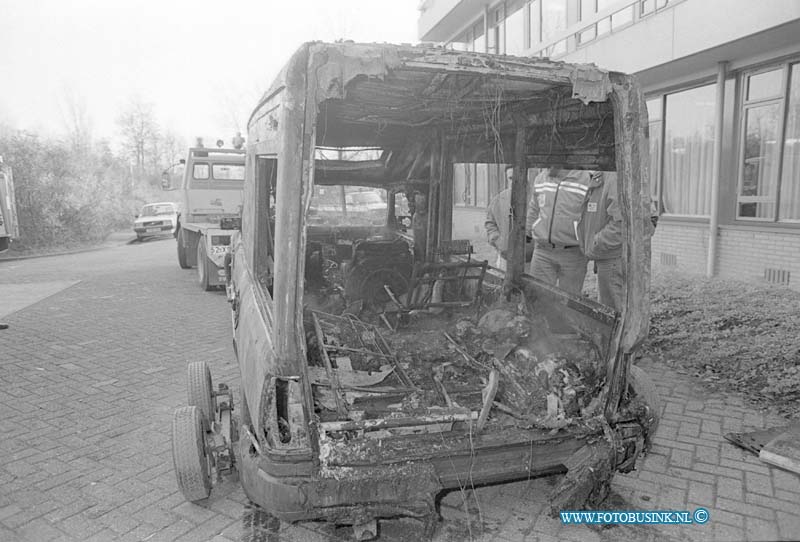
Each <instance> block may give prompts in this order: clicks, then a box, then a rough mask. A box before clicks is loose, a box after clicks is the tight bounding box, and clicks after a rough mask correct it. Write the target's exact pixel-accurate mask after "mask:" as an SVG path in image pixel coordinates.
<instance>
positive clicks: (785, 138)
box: [418, 0, 800, 289]
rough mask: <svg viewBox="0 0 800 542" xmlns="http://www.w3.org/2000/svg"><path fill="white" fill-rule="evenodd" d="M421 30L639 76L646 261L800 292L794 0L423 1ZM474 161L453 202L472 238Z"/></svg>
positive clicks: (482, 194)
mask: <svg viewBox="0 0 800 542" xmlns="http://www.w3.org/2000/svg"><path fill="white" fill-rule="evenodd" d="M418 31H419V37H420V40H421V41H425V42H435V43H441V44H444V45H445V46H447V47H449V48H452V49H457V50H470V51H480V52H488V53H493V54H508V55H525V56H531V55H534V56H547V57H549V58H551V59H553V60H563V61H566V62H577V63H589V62H591V63H594V64H597V65H598V66H601V67H603V68H606V69H609V70H617V71H622V72H626V73H634V74H637V76H638V79H639V82H640V84H641V86H642V89H643V91H644V93H645V96H646V97H647V109H648V116H649V123H650V148H651V190H652V193H653V197H654V200H655V201H657V202H658V207H659V212H660V215H661V219H660V221H659V225H658V228H657V231H656V234H655V236H654V238H653V265H654V267H658V266H663V267H666V268H676V269H680V270H683V271H688V272H692V273H698V274H707V275H709V276H719V277H723V278H739V279H753V280H767V281H769V282H774V283H778V284H785V285H788V286H790V287H792V288H794V289H800V2H798V1H796V0H759V1H758V2H754V1H752V0H636V1H631V0H505V1H502V0H501V1H491V0H460V1H459V0H424V1H423V2H422V4H421V5H420V18H419V28H418ZM478 167H479V166H476V167H473V168H472V170H474V174H473V175H472V176H471V177H469V178H468V179H467V180H468V181H470V182H471V184H470V186H469V187H468V188H469V190H471V192H469V191H465V190H464V186H461V190H462V192H464V194H468V195H469V196H470V197H469V198H467V199H465V198H462V201H461V202H460V205H461V207H463V209H460V210H459V212H454V220H456V221H457V222H458V223H457V224H454V232H455V233H457V234H462V235H466V234H467V233H471V234H472V235H470V237H474V235H475V232H476V231H477V229H476V227H475V225H474V224H473V223H472V222H471V221H472V220H473V219H476V218H477V217H479V215H480V211H481V206H482V205H483V204H484V202H485V201H487V200H488V199H489V198H490V197H491V195H492V193H493V191H494V190H496V185H497V182H496V179H497V178H498V174H497V172H488V171H487V172H486V173H485V175H483V176H481V173H480V172H479V171H478ZM458 168H461V169H463V170H465V171H467V170H469V169H470V167H469V166H467V165H465V166H458V167H457V170H458ZM472 172H473V171H470V173H472ZM457 173H458V172H457ZM459 177H462V178H467V177H465V176H464V175H461V176H459V175H458V174H457V175H456V180H457V181H458V179H459ZM501 178H502V177H501ZM492 179H495V180H494V181H493V180H492ZM461 184H462V185H464V184H466V181H465V182H462V183H461ZM456 189H457V190H458V189H459V187H458V186H457V188H456ZM458 195H459V194H458V193H457V196H458ZM457 200H458V197H457ZM480 226H481V227H482V222H481V224H480Z"/></svg>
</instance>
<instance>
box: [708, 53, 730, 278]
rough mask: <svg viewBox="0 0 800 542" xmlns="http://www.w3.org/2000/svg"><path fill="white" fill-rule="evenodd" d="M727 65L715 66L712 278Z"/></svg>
mask: <svg viewBox="0 0 800 542" xmlns="http://www.w3.org/2000/svg"><path fill="white" fill-rule="evenodd" d="M727 69H728V63H727V62H720V63H719V64H717V102H716V107H717V110H716V112H715V113H716V115H715V119H714V163H713V164H712V169H711V220H710V221H709V225H708V260H707V261H706V276H707V277H713V276H714V272H715V270H714V264H715V262H716V261H717V233H718V232H719V185H720V177H721V176H722V123H723V122H724V120H725V116H724V114H725V74H726V73H727Z"/></svg>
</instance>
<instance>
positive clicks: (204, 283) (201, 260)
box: [197, 236, 212, 292]
mask: <svg viewBox="0 0 800 542" xmlns="http://www.w3.org/2000/svg"><path fill="white" fill-rule="evenodd" d="M197 282H199V283H200V287H201V288H202V289H203V290H204V291H206V292H208V291H211V289H212V286H211V281H210V279H209V276H208V257H206V242H205V239H204V238H203V237H202V236H201V237H200V240H199V241H198V242H197Z"/></svg>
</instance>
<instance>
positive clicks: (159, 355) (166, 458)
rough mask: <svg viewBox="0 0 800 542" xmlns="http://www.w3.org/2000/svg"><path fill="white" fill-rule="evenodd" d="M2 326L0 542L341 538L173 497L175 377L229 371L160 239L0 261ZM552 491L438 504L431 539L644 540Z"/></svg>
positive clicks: (220, 300)
mask: <svg viewBox="0 0 800 542" xmlns="http://www.w3.org/2000/svg"><path fill="white" fill-rule="evenodd" d="M0 320H3V321H5V322H7V323H8V324H9V326H10V327H9V329H7V330H5V331H0V408H2V412H3V416H2V417H0V435H2V438H0V458H2V459H1V460H0V488H1V489H0V540H2V541H7V540H8V541H14V540H25V541H36V542H39V541H46V540H68V541H70V540H75V541H84V540H102V541H105V540H121V541H123V540H149V541H154V540H181V541H202V540H218V541H224V540H245V541H248V540H269V541H277V540H285V541H305V540H310V541H316V540H332V539H334V540H348V539H350V536H351V532H352V531H350V530H349V529H345V528H335V527H334V526H331V525H328V524H325V523H320V522H304V523H299V524H293V525H289V524H281V523H280V522H278V521H277V520H275V519H274V518H271V517H269V516H266V515H265V514H263V513H262V512H260V511H258V510H255V511H254V510H253V509H252V508H250V507H249V506H247V499H246V497H245V496H244V494H243V492H242V490H241V488H240V486H239V485H238V483H237V482H236V481H235V480H230V479H229V480H223V481H222V482H221V483H219V484H217V485H216V486H215V488H214V490H213V491H212V496H211V498H210V499H208V500H207V501H206V502H202V503H200V504H191V503H187V502H185V501H184V499H183V497H182V495H181V494H180V493H179V491H178V489H177V486H176V482H175V477H174V474H173V472H172V456H171V443H170V423H171V419H172V413H173V411H174V409H175V408H176V407H178V406H182V405H184V404H185V403H186V388H185V385H186V384H185V382H186V365H187V363H188V362H191V361H206V362H208V363H209V365H210V367H211V370H212V374H213V377H214V382H215V385H216V383H217V382H222V381H225V382H228V383H229V384H230V385H231V387H232V389H234V390H235V391H237V392H238V369H237V366H236V364H235V360H234V355H233V351H232V348H231V330H230V316H229V309H228V305H227V302H226V300H225V295H224V293H223V292H222V291H219V292H209V293H204V292H202V291H201V290H200V288H199V287H198V285H197V284H196V273H195V272H194V271H186V270H181V269H180V268H179V267H178V264H177V259H176V255H175V241H174V240H173V239H172V238H168V239H161V240H153V241H148V242H144V243H138V242H133V243H127V244H126V243H120V244H119V245H118V246H113V247H109V248H105V249H103V250H97V251H91V252H85V253H81V254H72V255H61V256H53V257H46V258H36V259H28V260H15V261H0ZM237 399H238V398H237ZM557 480H558V478H557V477H549V478H540V479H534V480H525V481H521V482H517V483H512V484H503V485H498V486H491V487H483V488H470V487H465V488H464V490H463V491H454V492H451V493H449V494H447V495H443V496H442V499H441V507H440V508H441V514H442V517H443V520H442V522H440V526H439V529H438V532H437V534H436V537H435V539H436V540H440V541H451V540H452V541H456V540H481V541H494V540H498V541H506V542H508V541H515V540H541V541H554V540H574V541H598V540H620V539H625V540H654V539H655V538H656V535H655V533H654V532H652V531H645V530H642V529H643V528H642V529H634V528H621V527H620V528H617V529H615V530H612V531H610V532H604V531H596V530H590V529H588V528H586V527H582V526H581V527H572V526H570V527H565V526H562V525H561V524H560V521H558V520H554V519H552V518H550V517H549V516H548V515H547V514H546V510H547V505H548V503H547V494H548V492H549V490H550V488H551V487H552V486H553V485H554V484H555V483H556V482H557ZM625 506H626V504H625V503H621V504H620V507H625ZM381 540H395V541H399V540H415V541H416V540H419V532H418V527H417V526H416V525H414V524H413V522H410V523H409V522H408V521H399V520H395V521H390V522H383V523H382V524H381Z"/></svg>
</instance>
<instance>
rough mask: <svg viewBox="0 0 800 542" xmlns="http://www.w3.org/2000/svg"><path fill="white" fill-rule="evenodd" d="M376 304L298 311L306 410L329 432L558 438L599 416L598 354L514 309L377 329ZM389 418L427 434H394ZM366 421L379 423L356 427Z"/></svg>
mask: <svg viewBox="0 0 800 542" xmlns="http://www.w3.org/2000/svg"><path fill="white" fill-rule="evenodd" d="M386 292H388V294H391V289H390V288H387V289H386ZM388 294H387V296H388ZM406 295H408V294H403V295H401V296H399V297H400V298H401V299H397V298H395V299H394V302H397V303H400V304H402V303H403V301H404V300H405V298H406ZM412 295H416V294H412ZM378 297H379V298H380V299H379V300H378V302H377V303H372V302H371V301H373V300H365V299H360V300H358V301H357V302H355V303H351V304H349V305H347V304H346V303H344V301H343V300H340V302H338V303H337V302H331V301H330V299H329V298H328V302H327V303H326V308H327V309H328V310H330V309H331V308H338V309H339V311H338V312H339V313H338V314H332V313H331V312H324V311H320V310H312V309H310V308H307V309H306V311H305V331H306V342H307V346H308V359H309V367H308V371H309V377H310V380H311V384H312V387H313V390H314V402H315V410H316V412H317V414H318V416H319V417H320V420H321V421H322V422H323V423H325V422H327V425H328V426H331V424H336V423H340V424H341V429H343V430H346V429H348V428H350V425H348V423H349V422H348V421H351V422H352V421H354V422H358V423H357V424H356V423H353V424H352V425H353V427H352V429H357V428H359V429H363V428H364V427H369V428H370V429H369V430H373V431H375V430H377V429H380V431H376V434H381V435H384V436H385V435H387V434H407V433H422V432H440V431H446V430H452V429H453V428H454V424H463V427H464V428H472V429H476V430H477V431H481V430H483V429H484V427H487V426H489V427H498V428H499V427H509V426H516V427H525V428H534V427H535V428H539V429H543V430H549V431H551V432H557V431H558V430H559V429H562V428H565V427H567V426H570V425H571V424H577V423H582V422H583V423H589V421H590V420H591V419H593V418H596V417H597V416H599V415H601V411H602V408H601V398H600V390H601V388H602V386H603V382H604V374H603V371H604V363H602V360H601V354H600V352H598V351H597V349H596V347H595V346H593V345H592V344H591V342H590V341H587V340H583V339H582V338H580V337H579V336H578V335H576V334H560V335H555V334H552V333H551V332H550V331H549V327H548V319H547V318H545V315H544V314H543V313H542V312H537V310H536V307H535V306H534V305H532V304H530V303H529V302H527V301H525V299H524V298H521V297H520V298H519V301H517V302H503V301H497V302H495V303H493V304H491V305H487V304H486V303H487V301H488V300H487V299H483V300H482V299H480V298H478V299H475V300H474V303H471V304H469V305H466V304H465V306H463V307H446V308H443V307H438V308H437V307H430V308H428V309H426V310H415V311H410V312H407V313H405V314H403V315H402V317H401V315H395V317H394V318H391V317H388V318H387V315H389V314H391V311H387V309H388V308H391V306H392V305H393V303H394V302H393V301H392V300H387V299H386V298H385V297H384V296H378ZM376 307H380V309H379V310H376ZM393 419H397V420H400V419H406V420H411V419H417V420H419V419H428V421H429V422H430V423H427V424H422V425H415V423H416V422H409V423H407V424H402V423H397V424H396V425H397V427H393V426H392V425H393V424H392V423H391V420H393ZM369 420H381V422H380V423H377V424H376V425H375V426H374V427H373V426H369V425H364V424H365V423H367V422H368V421H369ZM434 422H436V423H434ZM359 424H360V425H359ZM331 427H332V426H331ZM336 427H338V426H336ZM387 431H388V433H387Z"/></svg>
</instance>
